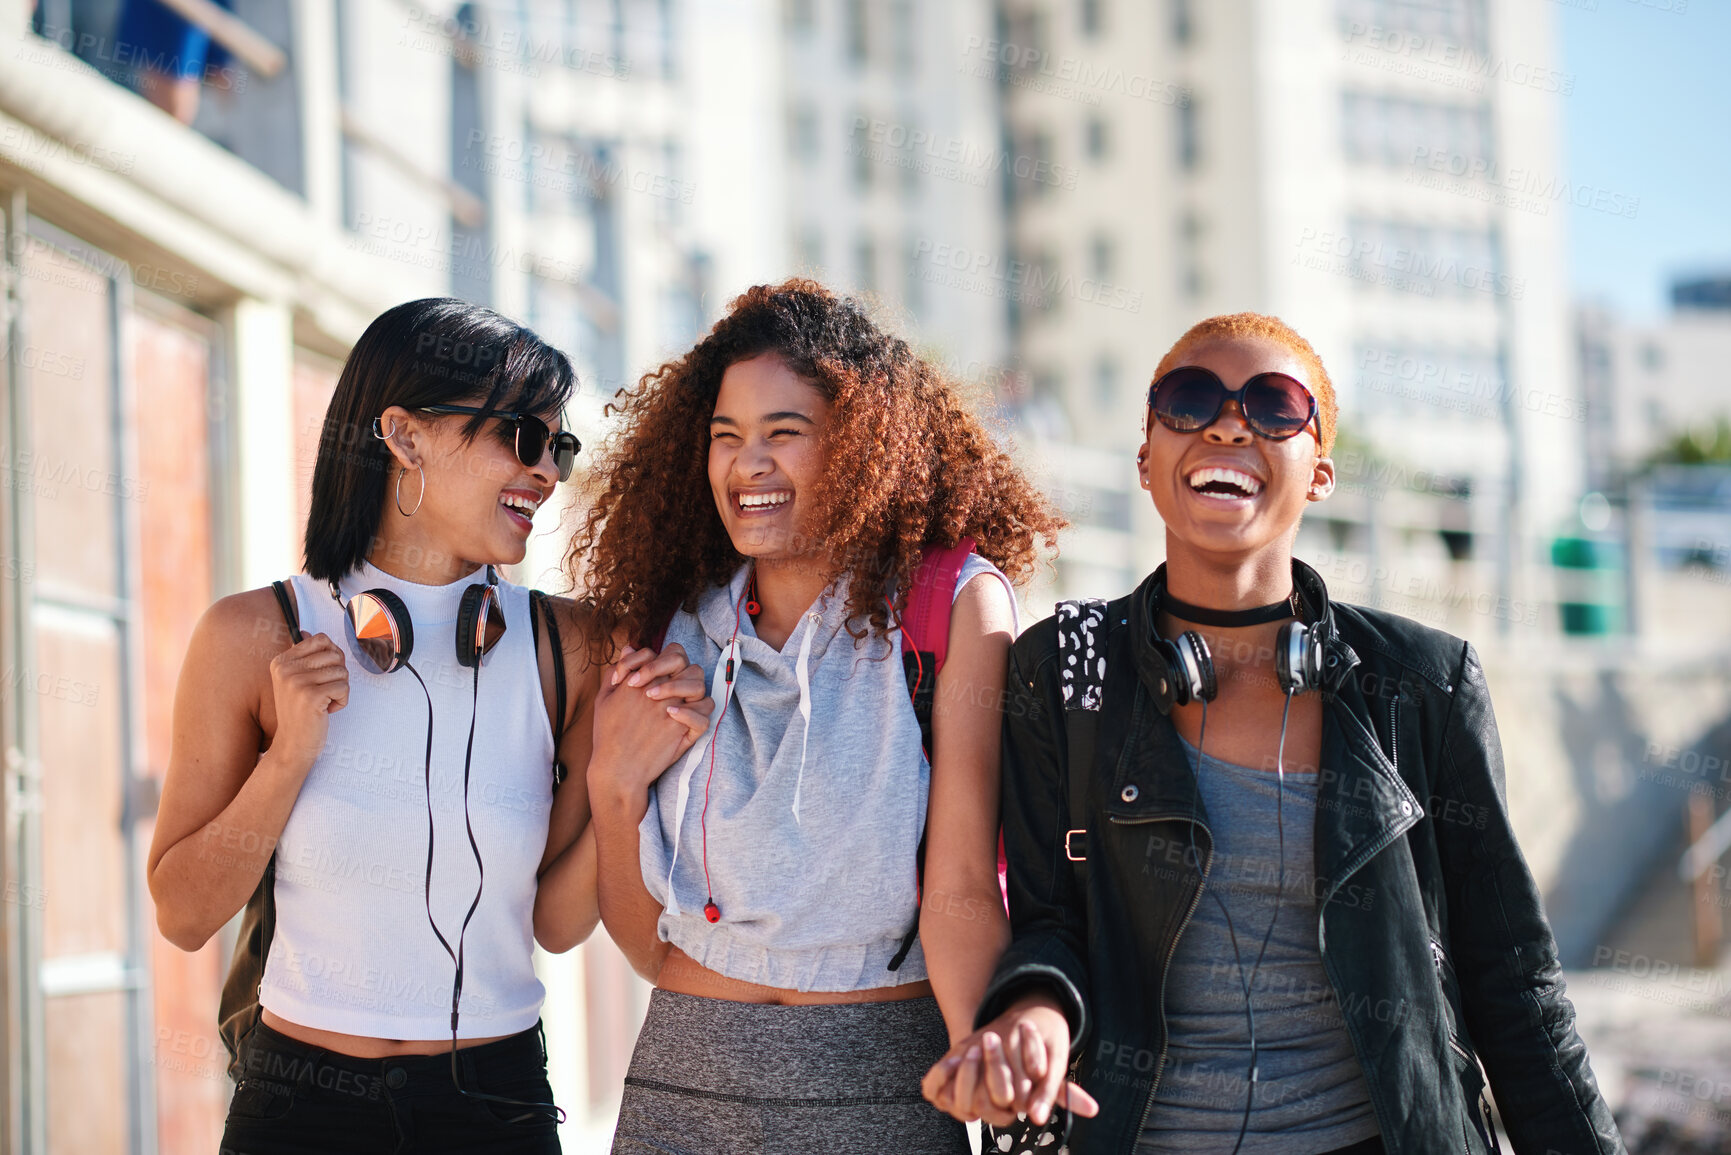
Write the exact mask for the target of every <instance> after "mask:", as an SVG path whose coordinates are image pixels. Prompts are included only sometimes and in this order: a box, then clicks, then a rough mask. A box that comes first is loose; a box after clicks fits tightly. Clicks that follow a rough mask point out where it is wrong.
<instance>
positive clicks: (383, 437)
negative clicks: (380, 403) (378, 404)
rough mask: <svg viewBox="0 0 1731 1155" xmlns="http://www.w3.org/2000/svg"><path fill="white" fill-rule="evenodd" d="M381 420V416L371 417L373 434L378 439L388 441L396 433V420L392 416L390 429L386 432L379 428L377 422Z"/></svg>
mask: <svg viewBox="0 0 1731 1155" xmlns="http://www.w3.org/2000/svg"><path fill="white" fill-rule="evenodd" d="M383 420H384V418H383V417H375V418H373V436H374V437H377V438H378V439H379V440H380V441H389V440H390V439H391V438H393V437H395V436H396V435H397V420H396V418H394V417H393V418H392V419H391V431H390V432H389V433H386V432H384V431H383V430H382V429H380V428H379V422H381V421H383Z"/></svg>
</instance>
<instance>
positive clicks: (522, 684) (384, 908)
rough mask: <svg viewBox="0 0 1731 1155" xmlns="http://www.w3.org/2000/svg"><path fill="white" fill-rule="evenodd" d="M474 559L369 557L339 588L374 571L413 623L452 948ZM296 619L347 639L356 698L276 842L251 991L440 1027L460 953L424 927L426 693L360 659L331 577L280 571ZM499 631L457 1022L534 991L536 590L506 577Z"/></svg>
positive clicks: (462, 893)
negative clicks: (456, 575) (259, 967)
mask: <svg viewBox="0 0 1731 1155" xmlns="http://www.w3.org/2000/svg"><path fill="white" fill-rule="evenodd" d="M483 578H484V575H483V573H481V572H480V571H477V572H476V573H474V574H471V575H469V576H468V577H465V578H463V579H462V580H460V581H457V582H454V583H452V584H451V585H446V586H424V585H416V584H415V583H413V582H407V581H403V580H402V579H400V578H396V577H392V576H391V575H389V574H387V573H384V572H383V571H381V570H379V569H377V568H375V567H373V566H372V565H368V564H363V565H362V566H361V568H360V569H358V570H356V571H354V572H352V573H350V574H349V575H348V576H347V577H345V578H344V579H343V580H342V582H341V583H340V587H341V590H342V594H343V597H344V598H345V599H346V598H348V597H350V596H352V595H353V594H355V593H357V592H359V591H361V590H366V589H373V588H379V587H382V588H384V589H388V590H390V591H391V592H392V593H394V594H396V595H397V596H398V597H400V598H402V599H403V602H404V604H405V605H407V606H408V608H409V614H410V617H411V618H412V620H413V625H414V632H415V637H414V649H413V653H412V654H411V656H410V659H409V661H410V664H411V665H412V666H413V667H414V668H415V670H417V671H418V672H419V673H420V675H421V677H422V679H424V680H425V682H426V685H427V692H428V693H429V694H430V695H431V696H432V704H433V755H432V779H431V781H432V786H431V795H432V813H433V828H434V839H433V850H434V855H433V869H432V913H433V917H434V918H436V919H437V920H438V924H439V930H440V931H441V932H442V933H443V934H444V936H445V938H446V940H447V941H448V942H449V943H450V944H451V946H452V948H453V949H454V948H455V947H456V945H457V934H458V931H459V929H460V928H461V927H462V925H463V916H464V914H465V913H466V912H467V911H468V909H469V904H470V903H471V902H472V901H473V900H474V897H475V889H476V886H477V884H478V883H479V882H480V881H481V880H480V878H479V877H478V875H477V871H476V868H475V859H474V855H473V852H472V851H471V850H470V847H469V837H468V832H467V830H466V829H465V827H464V821H463V757H464V750H465V747H466V745H467V743H468V738H469V719H470V713H471V710H470V701H471V694H472V693H473V686H474V683H473V681H472V679H473V677H474V672H473V671H471V670H469V669H466V668H464V667H463V666H461V665H459V664H458V663H457V654H456V620H457V607H458V604H459V603H460V601H461V600H462V596H463V591H464V590H466V589H468V588H469V587H470V586H471V585H474V584H475V583H476V582H478V581H481V580H483ZM291 584H292V585H293V587H294V593H295V600H296V602H297V608H298V611H299V616H300V624H301V629H302V630H303V631H304V632H305V633H306V634H308V635H311V634H314V633H322V634H325V635H327V636H328V637H330V638H331V639H332V640H333V641H335V642H336V643H337V644H338V645H339V646H342V647H343V650H344V652H345V653H346V654H347V655H348V673H349V701H348V704H347V705H346V706H345V707H344V708H343V709H341V710H338V711H337V712H336V713H334V714H332V715H331V716H330V732H329V736H328V738H327V739H326V742H325V748H324V750H323V752H322V753H320V755H319V757H318V759H317V761H315V762H314V763H313V766H312V769H311V770H310V771H309V772H308V774H307V777H306V781H305V783H304V784H303V785H302V787H301V792H300V795H299V797H298V798H296V800H295V804H294V809H293V810H292V811H291V812H290V814H289V818H288V823H287V825H286V826H284V827H283V832H282V837H281V839H280V840H279V841H278V842H277V846H276V934H275V937H274V938H273V940H272V942H271V944H270V952H269V954H268V956H267V957H266V961H265V970H264V979H263V981H262V983H261V984H260V987H259V1002H260V1004H261V1005H262V1006H264V1007H265V1008H266V1009H268V1010H270V1011H271V1012H273V1013H274V1014H277V1015H280V1016H281V1017H283V1018H284V1019H287V1020H288V1021H290V1022H293V1023H299V1024H301V1025H303V1026H308V1027H315V1028H318V1029H320V1030H327V1031H341V1032H343V1033H345V1034H351V1035H365V1036H368V1037H372V1038H383V1039H438V1038H448V1037H449V1036H450V1034H451V985H452V980H453V978H454V977H455V968H454V966H453V964H452V962H451V958H450V956H449V955H447V954H446V953H445V950H444V948H443V947H441V946H440V945H439V940H438V939H437V938H435V937H434V934H433V928H432V926H431V925H430V924H429V923H428V920H427V903H426V898H425V895H424V892H423V889H422V886H423V882H424V879H425V876H426V868H427V810H428V788H427V785H426V781H427V780H426V777H425V775H424V771H423V766H424V764H425V756H426V749H427V699H426V697H425V696H423V695H422V693H421V687H420V686H419V685H418V684H416V682H415V676H414V674H411V673H410V672H409V671H408V670H398V671H396V672H395V673H391V674H384V675H378V674H369V673H367V672H366V671H365V670H363V669H362V668H361V665H360V663H359V662H358V661H357V660H356V659H355V657H354V655H353V653H352V652H351V651H349V648H348V638H347V633H346V631H345V629H344V625H343V615H342V610H341V609H340V608H339V607H338V605H337V603H336V602H335V601H334V600H332V598H331V593H330V587H329V585H328V584H326V583H323V582H316V581H313V580H312V579H311V578H308V577H306V576H304V575H301V576H297V577H295V578H293V579H291ZM499 593H500V598H501V603H502V605H503V608H504V614H505V625H506V629H505V636H504V637H503V638H502V639H500V641H499V643H498V644H497V645H496V646H495V647H494V648H493V651H492V652H491V653H490V654H489V655H488V656H487V659H486V662H485V664H484V665H483V666H482V668H481V671H480V698H479V702H478V706H477V708H476V709H475V711H474V717H475V742H474V756H473V760H472V762H471V765H470V771H469V817H470V821H471V823H472V824H473V827H474V832H475V842H476V844H477V845H478V846H479V847H480V853H481V861H482V863H483V865H484V866H485V868H486V876H485V887H484V889H483V890H482V893H481V900H480V905H479V906H478V907H477V908H476V910H475V915H474V918H473V919H471V920H470V923H469V930H468V934H467V936H466V938H465V940H464V941H465V944H466V945H465V949H464V955H463V957H464V970H463V997H462V1004H461V1014H460V1019H459V1023H458V1035H459V1037H462V1038H476V1037H481V1036H488V1035H508V1034H514V1033H516V1032H518V1031H522V1030H526V1029H527V1028H529V1027H532V1026H534V1025H535V1021H536V1019H537V1018H538V1017H539V1015H540V1011H541V1000H542V996H543V994H544V991H543V989H542V986H541V982H540V980H539V979H537V978H536V977H535V971H534V968H533V967H532V966H531V956H532V953H533V950H534V931H533V927H532V924H531V919H532V914H533V910H534V903H535V885H536V879H535V872H536V869H537V868H538V867H539V866H540V862H541V856H542V853H543V851H544V850H545V849H546V845H547V820H548V815H549V813H550V812H551V810H552V804H553V791H552V786H553V771H552V766H553V733H552V730H551V728H550V727H549V725H548V722H547V708H546V705H545V702H544V699H543V697H542V694H541V679H540V676H539V671H538V669H537V666H536V658H535V646H534V633H533V630H532V629H531V625H530V621H529V594H528V591H527V590H526V589H524V588H523V587H521V586H516V585H511V584H509V583H507V582H503V581H501V582H500V583H499Z"/></svg>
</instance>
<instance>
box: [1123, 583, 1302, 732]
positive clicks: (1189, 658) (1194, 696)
mask: <svg viewBox="0 0 1731 1155" xmlns="http://www.w3.org/2000/svg"><path fill="white" fill-rule="evenodd" d="M1298 564H1299V563H1298V562H1296V561H1294V562H1293V575H1292V577H1293V585H1294V588H1296V587H1297V584H1298ZM1169 600H1174V599H1171V598H1170V597H1169V595H1168V594H1167V593H1166V566H1165V565H1164V564H1162V565H1161V566H1160V568H1159V569H1157V570H1155V571H1154V584H1153V588H1152V590H1151V591H1150V594H1149V606H1148V632H1149V634H1150V638H1149V644H1150V645H1151V646H1152V648H1153V650H1154V653H1155V654H1156V655H1157V656H1158V657H1159V659H1160V664H1161V665H1162V666H1163V667H1164V669H1163V670H1162V671H1161V672H1160V674H1159V675H1158V677H1157V678H1156V682H1155V690H1156V693H1155V705H1157V706H1158V707H1159V708H1160V712H1161V713H1162V714H1170V713H1171V712H1172V708H1173V707H1174V706H1188V705H1189V704H1190V703H1192V702H1212V701H1213V700H1214V699H1215V697H1216V696H1218V694H1219V693H1220V682H1219V679H1218V677H1217V676H1216V675H1215V672H1214V657H1213V655H1212V654H1210V653H1209V652H1208V643H1207V642H1206V641H1204V640H1203V638H1202V635H1201V634H1199V633H1197V632H1196V631H1195V630H1185V631H1184V632H1183V633H1181V634H1179V635H1178V636H1177V637H1176V638H1163V637H1161V636H1160V635H1159V633H1157V632H1156V629H1155V625H1156V623H1157V622H1158V621H1159V617H1160V608H1161V604H1162V603H1163V602H1166V601H1169ZM1297 600H1298V602H1299V604H1300V605H1302V604H1303V603H1302V599H1297ZM1285 605H1287V603H1286V602H1277V603H1275V604H1274V605H1273V606H1261V607H1258V608H1256V609H1253V610H1244V611H1230V610H1228V611H1221V610H1212V611H1208V613H1209V616H1210V620H1211V621H1212V623H1213V624H1216V625H1220V626H1223V627H1229V626H1233V625H1253V624H1255V623H1256V622H1259V621H1268V620H1271V619H1270V618H1269V617H1268V614H1269V612H1270V611H1272V610H1275V609H1278V608H1281V607H1284V606H1285ZM1240 618H1242V619H1243V620H1237V619H1240ZM1205 624H1206V623H1205ZM1323 667H1324V662H1323V650H1322V630H1321V628H1319V627H1318V626H1313V625H1311V624H1309V623H1306V622H1304V621H1302V620H1297V619H1295V620H1293V621H1289V622H1287V623H1286V624H1285V625H1283V626H1281V627H1280V632H1279V634H1277V635H1276V637H1275V642H1274V676H1275V679H1276V680H1277V681H1278V682H1279V683H1280V688H1281V690H1283V691H1284V692H1285V693H1287V694H1289V695H1290V694H1302V693H1305V692H1307V691H1310V690H1318V689H1321V688H1322V685H1323V680H1322V672H1323Z"/></svg>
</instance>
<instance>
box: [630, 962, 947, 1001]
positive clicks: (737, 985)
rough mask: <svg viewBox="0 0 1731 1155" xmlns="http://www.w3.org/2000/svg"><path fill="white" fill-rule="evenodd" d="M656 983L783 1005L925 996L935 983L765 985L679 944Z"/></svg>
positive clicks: (713, 996) (681, 991) (673, 988)
mask: <svg viewBox="0 0 1731 1155" xmlns="http://www.w3.org/2000/svg"><path fill="white" fill-rule="evenodd" d="M655 985H656V986H658V987H660V988H661V989H662V990H664V991H672V992H673V993H674V994H680V995H697V996H698V997H699V998H705V999H728V1000H730V1001H732V1002H736V1003H767V1004H770V1005H772V1006H782V1007H805V1006H816V1005H819V1004H831V1003H893V1002H898V1001H900V1000H902V999H917V998H923V997H924V996H926V995H929V994H931V993H932V984H931V983H930V982H928V981H927V980H925V979H921V980H920V981H919V982H917V983H902V984H901V985H900V986H893V987H872V988H870V989H869V990H863V991H792V990H784V989H783V988H781V987H766V986H761V985H759V984H758V983H748V982H744V981H742V980H740V979H730V978H728V977H727V976H726V975H722V974H717V973H716V972H714V971H712V970H710V969H709V968H708V967H706V966H703V965H702V964H701V963H698V962H696V961H694V960H693V959H692V957H691V956H690V955H688V954H686V953H685V952H684V951H682V950H680V949H679V948H678V947H672V948H670V949H669V950H668V952H667V961H666V962H664V963H662V964H661V974H660V975H659V976H658V977H657V979H656V982H655Z"/></svg>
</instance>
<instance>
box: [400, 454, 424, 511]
mask: <svg viewBox="0 0 1731 1155" xmlns="http://www.w3.org/2000/svg"><path fill="white" fill-rule="evenodd" d="M408 472H409V471H408V470H406V469H404V470H401V471H399V472H398V473H397V512H398V513H400V514H402V515H403V516H404V517H413V516H415V514H416V513H417V512H419V511H420V508H421V502H423V501H425V500H427V475H426V473H425V472H423V471H422V469H421V467H420V466H418V465H417V466H415V472H416V473H417V474H420V477H421V495H420V496H419V497H417V498H416V499H415V508H414V509H404V508H403V478H404V477H406V476H407V475H408Z"/></svg>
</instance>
